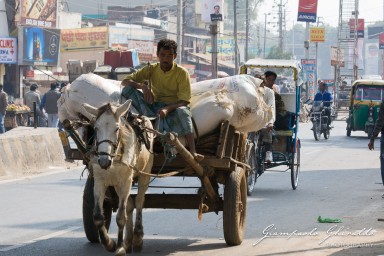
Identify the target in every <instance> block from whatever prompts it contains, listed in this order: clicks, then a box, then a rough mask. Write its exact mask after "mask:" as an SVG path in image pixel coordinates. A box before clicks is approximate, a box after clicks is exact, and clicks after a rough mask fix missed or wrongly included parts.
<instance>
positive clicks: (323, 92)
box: [313, 81, 333, 126]
mask: <svg viewBox="0 0 384 256" xmlns="http://www.w3.org/2000/svg"><path fill="white" fill-rule="evenodd" d="M313 101H321V102H322V103H323V107H327V108H326V109H325V114H326V115H327V116H328V126H329V125H330V124H331V109H330V107H331V106H332V101H333V96H332V94H331V93H330V92H328V90H327V87H326V85H325V83H324V82H323V81H321V82H320V83H319V92H318V93H316V95H315V99H314V100H313Z"/></svg>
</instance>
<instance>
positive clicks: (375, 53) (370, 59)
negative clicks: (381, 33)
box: [364, 42, 380, 75]
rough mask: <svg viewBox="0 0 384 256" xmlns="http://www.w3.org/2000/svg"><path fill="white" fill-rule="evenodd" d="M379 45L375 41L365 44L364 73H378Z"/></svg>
mask: <svg viewBox="0 0 384 256" xmlns="http://www.w3.org/2000/svg"><path fill="white" fill-rule="evenodd" d="M379 53H380V50H379V47H378V45H377V43H376V42H371V43H366V44H365V72H364V73H365V74H366V75H376V74H379Z"/></svg>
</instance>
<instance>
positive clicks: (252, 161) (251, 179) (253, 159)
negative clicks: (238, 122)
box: [247, 146, 257, 196]
mask: <svg viewBox="0 0 384 256" xmlns="http://www.w3.org/2000/svg"><path fill="white" fill-rule="evenodd" d="M248 164H249V166H251V170H250V171H249V175H248V177H247V195H248V196H251V195H252V192H253V190H254V189H255V185H256V181H257V179H256V175H257V152H256V150H255V146H252V148H251V151H250V154H249V160H248Z"/></svg>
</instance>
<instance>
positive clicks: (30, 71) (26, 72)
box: [25, 69, 35, 78]
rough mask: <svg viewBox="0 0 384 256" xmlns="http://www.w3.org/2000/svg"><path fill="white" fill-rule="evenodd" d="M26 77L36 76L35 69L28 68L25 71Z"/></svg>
mask: <svg viewBox="0 0 384 256" xmlns="http://www.w3.org/2000/svg"><path fill="white" fill-rule="evenodd" d="M25 77H26V78H34V77H35V71H34V70H33V69H28V70H26V71H25Z"/></svg>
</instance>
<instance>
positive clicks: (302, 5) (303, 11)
mask: <svg viewBox="0 0 384 256" xmlns="http://www.w3.org/2000/svg"><path fill="white" fill-rule="evenodd" d="M316 13H317V0H299V11H298V13H297V21H304V22H316Z"/></svg>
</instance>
